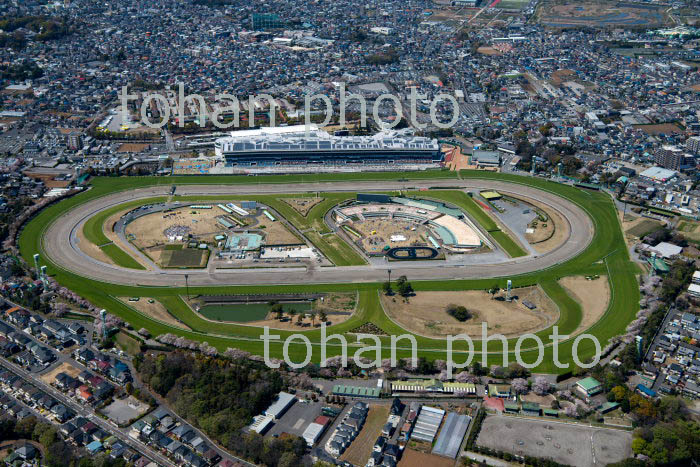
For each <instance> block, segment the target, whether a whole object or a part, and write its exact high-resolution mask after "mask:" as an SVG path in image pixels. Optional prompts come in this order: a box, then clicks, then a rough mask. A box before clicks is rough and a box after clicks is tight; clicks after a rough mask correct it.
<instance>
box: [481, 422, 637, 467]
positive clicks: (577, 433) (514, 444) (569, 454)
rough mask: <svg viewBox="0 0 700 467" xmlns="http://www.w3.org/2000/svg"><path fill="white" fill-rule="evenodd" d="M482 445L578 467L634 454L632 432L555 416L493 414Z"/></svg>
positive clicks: (611, 460) (484, 430)
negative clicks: (598, 426) (530, 416)
mask: <svg viewBox="0 0 700 467" xmlns="http://www.w3.org/2000/svg"><path fill="white" fill-rule="evenodd" d="M477 444H478V445H479V446H485V447H489V448H491V449H497V450H499V451H506V452H510V453H512V454H517V455H525V456H535V457H539V458H546V459H552V460H554V461H556V462H559V463H561V464H566V465H574V466H577V467H589V466H590V467H592V466H595V465H606V464H610V463H613V462H619V461H621V460H623V459H626V458H627V457H629V456H630V455H631V454H632V451H631V444H632V433H631V432H629V431H622V430H613V429H607V428H596V427H590V426H585V425H574V424H570V423H563V422H557V421H552V420H544V419H543V420H536V419H529V418H528V419H526V418H519V417H511V416H505V415H491V416H488V417H486V419H484V423H483V425H482V428H481V432H480V433H479V437H478V438H477Z"/></svg>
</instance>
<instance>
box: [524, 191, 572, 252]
mask: <svg viewBox="0 0 700 467" xmlns="http://www.w3.org/2000/svg"><path fill="white" fill-rule="evenodd" d="M525 202H526V203H528V204H531V205H533V206H535V207H536V208H537V209H540V210H542V211H544V212H545V214H547V217H548V218H549V219H548V220H547V222H541V221H540V220H539V219H537V226H536V227H535V232H534V233H533V234H531V235H530V234H525V238H526V239H527V240H528V241H529V242H530V244H531V245H532V247H533V248H534V249H535V251H537V252H538V253H547V252H548V251H552V250H554V249H555V248H557V247H559V246H560V245H561V244H562V243H564V242H565V241H566V239H567V238H569V235H570V233H571V226H570V225H569V222H568V221H567V220H566V219H565V218H564V216H562V215H561V214H560V213H559V211H557V210H556V209H552V208H550V207H549V206H546V205H544V204H542V203H539V202H537V201H535V200H531V199H527V200H526V201H525ZM544 224H546V227H545V226H544Z"/></svg>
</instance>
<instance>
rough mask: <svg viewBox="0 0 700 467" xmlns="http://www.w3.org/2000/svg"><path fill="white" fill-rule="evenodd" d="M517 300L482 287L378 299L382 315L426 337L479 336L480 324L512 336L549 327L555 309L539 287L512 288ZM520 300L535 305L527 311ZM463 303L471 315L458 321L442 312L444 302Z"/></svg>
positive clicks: (554, 316) (557, 314)
mask: <svg viewBox="0 0 700 467" xmlns="http://www.w3.org/2000/svg"><path fill="white" fill-rule="evenodd" d="M512 294H513V295H514V296H517V297H518V300H517V301H515V300H514V301H512V302H510V303H509V302H506V301H505V300H498V299H492V298H491V295H489V294H488V292H486V291H483V290H468V291H460V292H417V293H416V295H415V296H413V297H410V299H409V302H408V303H406V302H404V300H403V299H402V298H401V297H398V296H394V297H387V296H386V295H382V297H381V302H382V306H383V307H384V310H385V312H386V314H387V315H388V316H389V317H390V318H391V319H392V320H394V321H395V322H396V323H398V324H399V325H400V326H402V327H403V328H405V329H407V330H409V331H412V332H415V333H416V334H421V335H424V336H430V337H445V336H446V335H456V334H460V333H466V334H468V335H469V336H470V337H473V338H477V339H480V338H481V323H482V322H486V323H488V330H489V333H491V334H493V333H498V334H503V335H504V336H506V337H516V336H519V335H521V334H524V333H526V332H535V331H538V330H540V329H544V328H546V327H547V326H550V325H551V324H553V323H554V322H556V320H557V319H558V318H559V309H558V308H557V306H556V305H555V304H554V302H553V301H552V300H551V299H550V298H549V297H548V296H547V294H546V293H544V291H543V290H542V289H541V288H540V287H539V286H533V287H524V288H520V289H515V290H513V292H512ZM523 300H528V301H530V302H532V303H534V304H535V305H536V306H537V308H535V309H534V310H528V309H527V308H526V307H525V306H524V305H523V304H522V301H523ZM452 303H454V304H455V305H463V306H465V307H466V308H467V309H468V310H469V311H470V312H471V313H472V315H473V316H472V318H471V319H469V320H467V321H465V322H463V323H462V322H459V321H457V320H456V319H455V318H453V317H452V316H450V315H448V314H447V312H446V311H445V308H447V305H449V304H452Z"/></svg>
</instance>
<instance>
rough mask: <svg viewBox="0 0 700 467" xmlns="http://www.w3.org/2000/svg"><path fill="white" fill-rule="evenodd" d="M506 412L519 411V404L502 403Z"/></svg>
mask: <svg viewBox="0 0 700 467" xmlns="http://www.w3.org/2000/svg"><path fill="white" fill-rule="evenodd" d="M503 408H504V409H505V411H506V413H520V406H519V405H518V404H516V403H515V402H506V403H505V404H503Z"/></svg>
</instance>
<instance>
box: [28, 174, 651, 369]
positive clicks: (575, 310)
mask: <svg viewBox="0 0 700 467" xmlns="http://www.w3.org/2000/svg"><path fill="white" fill-rule="evenodd" d="M455 176H456V175H454V173H452V174H448V173H445V172H427V173H416V174H411V173H401V174H355V175H353V176H352V177H348V176H347V174H344V175H343V177H342V178H341V179H340V181H339V178H337V177H336V176H334V175H323V176H314V177H309V176H306V177H302V176H288V177H283V176H274V177H255V180H254V182H255V183H251V180H250V177H241V178H238V177H169V178H168V179H167V180H166V179H158V178H116V179H112V178H110V179H99V178H98V179H95V180H93V181H92V188H91V189H90V190H89V191H86V192H84V193H81V194H79V195H76V196H74V197H72V198H69V199H66V200H63V201H61V202H59V203H57V204H55V205H53V206H50V207H48V208H46V209H45V210H43V211H42V212H41V213H39V215H37V216H36V217H35V218H34V219H32V220H31V221H30V222H29V223H28V224H27V225H26V227H25V228H24V230H23V232H22V235H21V237H20V250H21V254H22V255H23V256H24V258H25V259H28V260H29V261H30V262H31V258H32V255H33V254H34V253H39V254H40V255H41V263H42V264H46V265H47V267H48V271H49V273H50V274H51V275H52V276H53V277H54V278H55V279H56V280H57V281H58V282H59V283H61V284H62V285H65V286H66V287H69V288H71V289H72V290H74V291H75V292H76V293H78V294H80V295H81V296H83V297H85V298H86V299H88V300H89V301H90V302H91V303H92V304H94V305H95V306H96V307H99V308H105V309H107V310H108V311H109V312H110V313H113V314H115V315H118V316H120V317H122V318H123V319H125V320H126V321H127V322H129V323H130V324H131V325H132V326H133V327H134V328H136V329H140V328H142V327H143V328H146V329H148V330H149V332H151V334H153V335H154V336H156V335H158V334H162V333H173V334H176V335H181V336H184V337H187V338H188V339H192V340H197V341H204V340H206V341H207V342H209V344H211V345H214V346H216V347H217V348H219V349H221V350H225V349H226V348H228V347H233V348H241V349H244V350H247V351H250V352H253V353H257V354H261V353H262V350H263V348H262V347H263V346H262V342H261V341H260V340H259V336H260V334H261V332H260V331H261V330H260V328H259V327H257V326H255V325H246V324H237V323H227V322H216V321H209V320H207V319H205V318H204V317H202V316H200V315H198V314H196V313H195V312H194V311H193V310H192V309H191V308H190V307H189V306H188V305H187V304H186V303H185V302H184V301H183V300H182V298H181V297H184V296H185V295H186V293H187V292H188V293H190V294H191V295H193V296H201V297H204V296H208V295H235V294H271V293H329V292H339V293H345V292H353V293H357V304H356V307H355V311H354V313H353V314H352V316H351V317H349V318H347V319H345V318H344V319H340V320H336V321H335V322H337V324H333V325H332V326H331V327H330V328H329V332H336V333H340V334H344V335H346V336H347V338H348V340H349V341H350V342H354V340H355V337H354V334H353V332H355V330H356V329H360V328H361V327H362V326H363V325H364V324H367V323H371V324H372V325H373V326H375V327H376V328H379V329H380V330H382V331H383V333H384V334H386V336H389V335H397V334H403V333H406V332H410V330H407V329H406V327H405V325H403V324H401V323H400V322H397V321H395V320H392V319H390V317H389V316H388V314H387V311H385V307H384V306H382V303H381V301H380V297H379V294H380V293H381V292H380V289H381V283H382V282H383V281H385V280H386V278H387V269H389V266H388V264H387V263H386V260H385V259H384V258H380V259H379V260H374V259H368V258H367V257H366V256H365V255H364V254H363V252H362V251H361V250H359V249H358V248H356V247H355V246H353V245H351V244H350V243H349V242H348V241H347V240H346V239H345V236H344V235H345V234H344V233H343V232H340V231H337V230H334V226H333V225H332V223H329V222H328V221H327V215H328V214H329V212H330V211H331V209H332V208H333V207H334V206H337V205H339V204H340V203H343V202H344V201H347V200H351V199H354V198H355V197H356V194H357V193H358V192H362V193H363V192H378V193H385V194H386V193H388V194H392V195H394V194H396V195H403V196H420V197H425V198H429V199H434V200H439V201H442V202H446V203H448V205H450V206H452V207H454V208H457V209H461V210H462V211H463V212H464V213H465V214H466V215H468V217H469V219H470V220H471V221H472V222H473V225H474V226H475V227H476V228H477V229H478V230H479V231H481V232H486V233H487V234H488V233H490V232H495V231H496V230H490V229H498V232H501V234H503V235H505V236H506V237H508V236H509V235H510V234H514V235H517V229H516V228H515V227H513V225H510V224H507V223H508V222H510V221H509V220H508V219H507V218H505V219H504V218H503V217H502V216H501V215H500V213H494V212H487V210H485V209H484V208H483V207H482V206H479V205H478V203H475V202H474V201H473V200H472V199H471V197H470V196H468V193H469V192H472V193H480V192H482V191H484V190H489V191H494V190H495V191H499V192H503V193H512V194H517V195H520V196H522V197H524V198H526V199H529V200H535V201H537V202H538V203H539V204H541V205H542V206H544V207H545V209H546V210H556V211H557V212H558V213H559V214H560V215H561V216H562V218H563V219H564V220H565V221H566V222H567V223H568V224H569V227H570V229H569V232H570V234H569V236H568V238H567V240H566V241H565V242H564V243H563V244H562V246H561V247H559V248H555V249H554V250H552V251H549V252H545V253H542V254H533V253H532V251H528V252H526V254H525V255H524V256H520V257H513V255H510V254H508V253H507V250H508V248H506V247H505V246H504V244H503V243H504V242H507V240H503V241H500V240H498V239H497V238H494V236H493V235H492V236H491V238H494V242H493V247H494V248H493V249H491V251H489V252H484V253H483V255H484V256H483V257H482V258H481V259H478V260H477V259H475V258H476V256H474V255H471V254H466V255H464V254H462V255H459V256H455V257H451V258H448V259H447V260H442V259H441V260H426V261H421V262H419V263H416V262H415V261H406V262H403V263H404V264H402V265H400V266H396V264H399V262H392V263H391V269H392V270H393V272H392V279H396V278H397V277H398V276H399V275H405V276H407V278H408V279H409V281H410V282H411V284H412V285H413V287H414V289H415V290H416V291H417V293H420V292H428V291H432V292H440V291H444V292H452V291H455V292H459V291H485V290H488V289H490V288H493V287H495V286H497V287H499V288H500V289H505V287H506V281H507V280H509V279H510V280H511V281H512V284H513V287H514V288H522V287H532V286H539V287H541V289H542V290H543V291H544V293H545V294H546V296H547V297H548V298H549V300H551V301H552V302H553V303H554V304H555V306H556V308H557V309H558V311H559V314H558V317H554V316H553V317H552V321H553V322H548V323H547V324H544V325H543V326H545V327H544V328H543V329H540V330H539V331H538V332H537V333H536V334H537V335H540V336H544V340H545V342H548V340H547V339H546V335H547V333H550V334H551V326H552V325H555V324H556V325H557V326H559V327H560V334H566V333H571V332H573V331H576V330H578V329H579V328H582V327H586V331H587V332H589V333H591V334H593V335H595V336H596V337H597V338H598V339H599V340H600V342H601V344H602V345H605V344H606V343H607V341H608V340H609V339H610V338H612V337H613V336H615V335H617V334H619V333H621V332H623V331H624V328H625V327H626V325H627V323H629V322H630V321H631V320H632V319H633V318H634V316H635V314H636V312H637V310H638V302H639V292H638V286H637V281H636V278H635V274H637V273H638V271H637V269H636V268H635V267H634V265H633V264H632V263H631V262H630V261H629V257H628V255H627V249H626V247H625V245H624V241H623V238H622V232H621V229H620V224H619V221H618V217H617V215H616V212H615V209H614V205H613V203H612V201H611V199H610V198H609V197H608V195H606V194H605V193H591V192H586V191H582V190H579V189H576V188H574V187H571V186H567V185H562V184H558V183H553V182H549V181H545V180H541V179H532V178H527V177H518V176H513V175H503V174H492V173H485V172H468V171H467V172H461V173H460V176H461V178H459V179H458V178H446V177H455ZM382 177H383V178H382ZM347 178H351V179H352V180H350V181H348V180H347ZM399 178H401V179H402V180H401V181H399ZM377 179H380V180H381V183H377ZM173 185H175V186H176V187H177V190H176V195H175V197H174V198H173V199H176V200H178V201H180V202H181V203H190V204H195V203H196V204H201V203H210V204H214V202H215V201H220V200H224V201H226V200H228V201H235V200H251V201H257V202H259V203H262V204H264V205H265V206H269V207H270V208H271V209H272V210H273V212H271V214H272V215H273V217H274V218H275V220H274V221H272V220H271V221H270V222H286V223H288V224H285V225H288V226H289V227H290V228H292V229H294V232H295V234H297V235H301V236H302V237H303V238H304V239H305V241H306V242H307V246H308V248H309V250H311V251H314V252H316V253H317V254H318V257H319V258H321V259H322V261H321V262H319V261H317V260H316V259H314V260H311V261H308V260H304V259H300V260H299V261H298V262H297V261H296V259H295V258H290V259H288V260H287V259H285V261H289V264H283V265H282V266H280V265H279V264H282V263H279V261H277V263H279V264H275V263H274V262H270V263H267V264H266V263H265V260H264V259H263V260H259V262H258V263H252V266H251V267H250V268H248V269H231V268H226V267H219V266H217V265H216V264H214V263H212V261H211V260H210V261H209V263H210V264H209V265H208V267H207V268H200V269H188V270H187V274H188V285H189V287H188V290H186V289H185V285H186V284H185V277H184V274H185V272H183V271H182V270H179V269H172V268H163V269H149V268H152V266H150V265H149V268H146V267H144V268H143V269H135V268H134V269H128V268H127V267H126V266H124V265H120V264H119V262H115V263H113V264H106V263H105V262H104V257H102V260H100V259H98V258H93V257H91V256H90V255H89V254H88V253H87V252H85V251H83V250H82V249H81V248H79V245H80V243H82V240H81V241H80V242H78V241H77V238H78V236H77V235H76V230H79V229H82V230H83V233H84V238H85V239H87V240H88V241H91V242H93V243H94V244H95V245H98V246H99V245H104V244H109V242H110V241H112V243H113V244H114V241H113V240H110V238H109V236H108V233H109V227H105V223H106V221H107V219H109V218H110V217H113V216H115V215H117V214H118V213H121V212H124V211H125V209H126V210H128V209H133V208H134V207H137V206H139V205H143V204H144V202H148V203H152V202H163V201H164V200H166V199H167V196H168V194H169V193H170V191H171V189H172V186H173ZM319 194H320V195H319ZM280 198H289V199H290V202H286V201H280ZM305 198H310V199H311V200H310V201H309V203H308V204H309V206H307V205H306V203H304V199H305ZM292 199H293V200H294V201H292ZM319 199H322V200H320V201H319ZM154 200H157V201H154ZM299 200H300V201H299ZM474 206H477V207H478V208H479V210H475V209H474ZM233 230H234V231H235V229H233ZM263 230H264V229H263ZM514 232H515V233H514ZM487 238H489V237H488V236H487ZM105 239H106V240H107V241H106V242H105ZM516 240H517V242H516ZM511 241H512V242H513V243H514V244H517V243H521V242H522V238H518V239H515V238H514V237H511ZM100 242H103V243H100ZM120 246H123V247H124V249H123V250H121V251H122V252H123V254H125V255H127V257H131V258H132V259H133V258H138V259H139V264H141V263H140V262H141V261H143V258H142V257H140V256H139V255H138V252H139V251H138V249H136V248H134V249H133V250H132V249H131V247H130V246H129V244H128V243H124V244H122V245H120ZM132 246H133V245H132ZM117 248H119V246H117ZM215 249H216V247H215V246H214V245H209V247H208V250H209V251H210V254H216V253H215V251H216V250H215ZM528 250H529V247H528ZM278 253H282V254H284V251H282V252H278ZM132 255H133V256H132ZM243 261H244V260H243ZM431 261H432V262H431ZM193 262H194V259H192V263H193ZM251 262H252V260H251ZM260 262H262V263H263V264H260ZM589 275H590V276H599V277H601V279H599V280H603V281H607V283H608V286H609V289H610V299H609V301H608V303H607V306H606V307H605V310H604V311H603V312H601V311H600V309H598V310H597V314H596V319H595V321H593V322H590V321H585V320H584V318H585V316H588V314H587V310H585V309H584V307H589V306H591V305H590V304H588V303H587V302H585V301H583V300H580V299H581V297H572V294H570V293H569V292H568V291H567V288H566V287H564V286H562V285H561V283H560V282H559V281H560V280H561V279H562V278H565V277H568V276H589ZM566 285H567V286H568V285H570V284H566ZM115 297H151V298H153V299H154V300H155V301H156V302H157V303H159V304H161V305H162V307H163V308H164V309H165V310H166V311H167V314H168V316H172V317H173V318H174V319H175V320H177V323H178V324H180V326H175V325H174V324H170V323H168V322H167V321H166V320H163V319H158V318H157V317H156V316H153V317H151V316H149V313H148V311H147V310H145V309H144V310H137V309H136V308H134V307H130V306H129V305H127V304H126V303H124V302H123V301H121V300H119V299H117V298H115ZM577 298H578V299H579V300H577ZM410 300H412V298H411V297H409V303H410ZM597 306H599V307H600V305H597ZM434 312H435V313H439V314H440V316H442V315H444V310H442V309H439V310H435V311H434ZM331 322H334V321H333V319H331ZM335 322H334V323H335ZM583 323H585V326H584V324H583ZM498 324H499V323H494V325H498ZM501 325H502V324H501ZM185 327H186V328H188V329H185ZM190 330H191V331H190ZM294 332H301V333H303V334H304V335H306V336H307V337H308V338H309V339H310V341H311V342H312V347H313V348H314V350H315V352H314V354H313V356H312V360H313V361H318V359H319V354H318V352H317V344H318V342H319V340H320V331H319V330H318V329H317V328H315V327H314V326H310V327H309V328H308V329H296V330H294V329H290V330H284V329H283V330H279V331H278V334H279V335H281V337H282V339H284V338H285V337H287V336H288V335H290V334H292V333H294ZM413 332H414V333H415V334H416V340H417V342H418V347H419V349H420V350H419V355H420V356H424V357H426V358H428V359H430V360H433V359H437V358H441V359H444V358H445V340H444V339H442V338H437V337H429V336H424V335H420V334H421V333H418V332H417V331H413ZM514 340H515V339H514V338H511V339H510V340H509V341H508V342H509V349H511V350H512V348H513V346H514ZM380 341H381V343H382V348H383V349H385V348H387V349H388V344H389V338H388V337H381V338H380ZM571 343H572V340H569V341H566V342H564V343H562V344H560V346H559V356H560V360H564V361H566V360H567V359H568V360H569V361H570V359H571ZM500 346H501V343H500V342H499V341H496V342H492V343H490V345H489V349H488V350H489V355H488V361H489V362H494V363H495V362H497V360H499V357H500V356H499V355H498V354H497V352H498V351H499V350H500ZM281 347H282V345H281V342H280V343H273V344H272V345H271V347H270V348H271V352H272V353H273V355H274V356H280V355H281ZM525 347H527V346H524V348H525ZM457 348H458V349H460V348H461V349H462V350H464V349H465V348H466V347H464V346H462V347H460V346H457ZM289 349H290V355H291V357H292V358H295V359H297V360H301V359H303V353H305V346H304V345H303V344H302V343H292V344H291V345H290V346H289ZM475 350H476V351H477V352H480V351H481V343H480V342H479V341H475ZM328 352H329V355H333V354H334V353H337V352H339V348H338V347H337V346H333V345H329V347H328ZM592 352H593V347H592V346H591V345H588V344H587V343H585V341H584V342H582V343H581V345H580V346H579V356H580V357H581V358H586V356H587V355H588V356H590V355H592ZM545 353H546V354H545V356H544V360H543V363H541V364H540V365H539V366H538V367H537V368H536V369H535V371H539V372H555V371H560V370H557V369H556V368H553V367H552V364H551V358H550V357H551V348H550V347H549V346H547V347H546V348H545ZM409 355H410V354H409V351H408V349H404V348H399V349H398V351H397V356H398V357H406V356H409ZM522 356H523V358H524V359H525V360H526V361H528V359H529V361H534V359H535V358H534V357H535V353H534V348H533V347H527V351H524V352H522ZM387 357H388V355H387Z"/></svg>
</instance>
